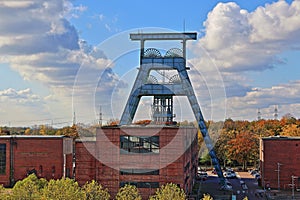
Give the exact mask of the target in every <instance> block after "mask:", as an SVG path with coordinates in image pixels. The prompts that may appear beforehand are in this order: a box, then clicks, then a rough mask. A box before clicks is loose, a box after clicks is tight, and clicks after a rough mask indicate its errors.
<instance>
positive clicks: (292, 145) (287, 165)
mask: <svg viewBox="0 0 300 200" xmlns="http://www.w3.org/2000/svg"><path fill="white" fill-rule="evenodd" d="M278 165H279V168H278ZM299 166H300V137H279V136H278V137H268V138H262V139H261V140H260V171H261V175H262V185H265V186H267V187H268V186H269V187H270V188H273V189H278V183H279V184H280V189H290V188H291V184H292V176H297V177H300V168H299ZM278 169H279V181H278ZM294 184H295V188H300V179H298V178H296V179H294Z"/></svg>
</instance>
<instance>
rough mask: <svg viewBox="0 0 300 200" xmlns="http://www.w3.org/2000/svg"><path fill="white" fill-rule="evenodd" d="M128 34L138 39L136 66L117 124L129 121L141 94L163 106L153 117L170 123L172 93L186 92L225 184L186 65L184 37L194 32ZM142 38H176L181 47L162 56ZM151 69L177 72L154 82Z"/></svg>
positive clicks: (178, 94) (189, 36) (171, 117)
mask: <svg viewBox="0 0 300 200" xmlns="http://www.w3.org/2000/svg"><path fill="white" fill-rule="evenodd" d="M130 38H131V39H132V40H139V41H140V42H141V51H140V67H139V72H138V75H137V78H136V80H135V83H134V85H133V88H132V91H131V93H130V96H129V99H128V101H127V104H126V106H125V109H124V112H123V114H122V116H121V120H120V125H128V124H131V123H132V120H133V118H134V116H135V113H136V110H137V107H138V104H139V102H140V99H141V97H142V96H153V97H154V104H155V105H156V106H158V105H159V106H161V107H163V109H164V108H165V110H157V111H158V112H160V114H161V115H155V114H157V112H154V114H153V116H154V115H155V116H154V120H157V119H163V120H166V121H165V122H167V123H166V124H169V123H172V121H173V96H186V97H187V98H188V101H189V103H190V106H191V108H192V110H193V113H194V116H195V118H196V120H197V122H198V126H199V129H200V131H201V133H202V136H203V138H204V142H205V144H206V146H207V148H208V150H209V155H210V157H211V159H212V163H213V165H214V167H215V169H216V171H217V174H218V176H219V179H220V182H221V184H222V185H223V186H225V178H224V176H223V174H222V170H221V167H220V164H219V161H218V159H217V156H216V154H215V151H214V149H213V144H212V141H211V138H210V136H209V134H208V130H207V127H206V125H205V121H204V118H203V115H202V112H201V109H200V106H199V104H198V101H197V98H196V96H195V93H194V90H193V87H192V84H191V81H190V78H189V75H188V73H187V68H186V41H187V40H196V39H197V33H137V34H130ZM146 40H161V41H162V40H179V41H181V43H182V50H180V49H174V48H173V49H171V50H169V51H167V53H166V55H165V56H162V55H161V54H160V52H159V51H158V50H156V49H154V48H150V49H146V50H145V49H144V43H145V41H146ZM151 70H156V71H160V70H176V71H177V73H178V76H176V79H175V77H174V78H173V79H174V80H176V81H169V82H168V83H157V82H156V81H153V80H154V78H153V77H151V75H150V71H151ZM149 80H152V81H149ZM156 108H158V107H156Z"/></svg>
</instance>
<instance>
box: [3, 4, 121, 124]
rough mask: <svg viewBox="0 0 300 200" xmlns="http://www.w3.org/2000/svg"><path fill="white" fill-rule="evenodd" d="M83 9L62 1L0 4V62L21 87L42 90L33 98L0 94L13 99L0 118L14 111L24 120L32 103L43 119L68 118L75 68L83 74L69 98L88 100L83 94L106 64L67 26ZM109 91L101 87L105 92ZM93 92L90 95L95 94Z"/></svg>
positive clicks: (15, 93)
mask: <svg viewBox="0 0 300 200" xmlns="http://www.w3.org/2000/svg"><path fill="white" fill-rule="evenodd" d="M86 9H87V8H86V7H84V6H78V7H75V6H73V4H72V3H71V1H65V0H53V1H46V0H41V1H1V2H0V31H1V37H0V54H1V55H0V61H1V62H5V63H8V64H9V66H10V67H11V68H12V69H13V70H14V71H16V72H17V73H19V74H20V75H21V76H22V77H23V79H24V80H25V81H28V82H31V83H33V82H34V83H35V84H42V85H43V86H45V87H46V88H47V92H48V93H47V94H45V92H40V93H41V94H43V95H41V96H34V95H33V94H31V93H32V92H31V90H29V91H28V90H24V91H23V90H22V91H17V90H15V89H12V88H10V89H7V90H4V91H1V93H0V94H1V95H2V96H1V98H2V99H6V100H7V101H8V100H11V99H14V101H10V102H9V103H8V102H6V104H2V105H13V104H16V105H15V106H4V107H3V108H2V109H1V110H2V111H3V112H4V111H6V112H13V111H16V112H18V113H19V117H21V116H22V115H23V117H25V115H28V114H27V112H28V111H27V110H30V109H32V106H31V105H29V103H30V102H31V103H33V102H34V103H36V107H35V109H37V108H41V107H42V108H43V109H42V110H44V111H45V113H47V115H48V116H45V117H46V118H49V117H51V116H55V115H56V116H57V115H59V116H61V115H63V116H69V115H70V113H72V95H73V85H74V81H75V80H76V77H77V73H78V71H79V70H80V69H81V67H83V68H84V70H85V72H87V73H86V74H84V76H85V78H84V82H80V84H79V85H77V87H76V89H77V90H76V92H77V93H76V94H74V95H75V96H76V97H77V98H80V99H85V98H91V96H87V95H86V93H87V91H85V88H89V87H90V85H91V84H93V83H94V82H95V81H97V80H98V79H99V76H100V74H101V72H102V71H103V70H104V69H105V68H106V67H107V66H108V65H110V66H111V62H110V61H109V60H107V59H105V55H104V54H103V53H102V52H101V51H100V50H98V49H97V48H95V47H92V46H90V45H88V44H87V42H84V41H81V40H79V36H78V31H77V30H76V28H75V27H74V26H73V25H72V24H71V23H70V22H69V20H68V19H69V18H72V17H76V16H78V15H80V14H81V13H82V12H84V11H85V10H86ZM11 16H14V17H11ZM110 78H111V80H113V79H114V78H117V77H113V76H112V77H110ZM109 87H110V85H106V88H107V90H109V89H110V88H109ZM93 89H94V92H95V89H96V88H93ZM26 92H27V93H28V94H27V93H26ZM21 97H23V98H21ZM90 101H92V99H91V100H90ZM90 101H88V102H90ZM37 102H39V103H37ZM21 106H23V109H21V108H20V107H21ZM82 106H83V107H82V109H83V110H84V105H82ZM17 107H18V109H17ZM26 109H27V110H26ZM35 109H33V110H35ZM22 111H23V113H22ZM45 113H44V114H45ZM30 116H33V115H30ZM12 117H13V116H12Z"/></svg>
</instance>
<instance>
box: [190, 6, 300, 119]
mask: <svg viewBox="0 0 300 200" xmlns="http://www.w3.org/2000/svg"><path fill="white" fill-rule="evenodd" d="M299 19H300V1H292V2H291V3H290V4H288V3H287V2H286V1H278V2H274V3H271V4H266V5H265V6H260V7H258V8H257V9H256V10H254V11H253V12H248V11H247V10H243V9H241V8H240V7H239V5H237V4H236V3H234V2H230V3H219V4H217V5H216V6H215V8H214V9H213V10H212V11H211V12H210V13H209V14H208V16H207V20H206V21H205V22H204V24H203V25H204V27H205V32H204V35H203V37H202V38H200V39H199V41H197V42H196V43H195V44H194V45H192V46H191V49H192V50H193V53H194V55H195V56H196V57H198V59H194V60H193V61H192V62H193V63H195V64H194V65H195V66H196V68H197V70H202V71H203V70H204V71H207V77H208V78H207V79H213V80H214V79H215V78H216V76H215V75H216V73H221V75H222V78H223V80H222V82H223V84H224V88H225V89H226V95H227V102H228V105H227V115H228V117H234V116H237V117H239V118H240V119H249V117H250V116H251V113H253V115H252V119H255V118H256V114H257V113H256V110H257V109H258V108H261V109H270V108H271V107H272V106H274V105H282V108H284V109H287V107H288V106H287V105H289V106H290V107H293V106H294V105H297V104H299V98H298V97H299V88H300V85H299V82H297V81H295V82H290V83H286V84H278V85H277V86H274V87H270V88H261V89H255V90H253V89H252V87H251V83H252V82H251V81H253V80H250V79H249V78H248V77H247V72H249V71H264V70H267V69H271V68H272V69H275V68H276V67H277V66H278V64H284V63H285V62H286V61H285V60H283V59H281V58H280V57H279V55H280V54H281V53H283V52H285V51H289V50H295V49H296V50H297V49H299V48H300V39H299V35H300V20H299ZM216 83H220V79H216ZM209 84H210V86H211V87H212V88H213V87H217V85H216V84H215V85H214V83H213V82H210V83H209ZM297 95H298V96H297ZM219 108H221V107H218V105H216V107H215V109H219ZM294 112H295V113H297V111H294ZM292 114H294V113H292ZM296 116H299V113H297V115H296ZM250 118H251V117H250Z"/></svg>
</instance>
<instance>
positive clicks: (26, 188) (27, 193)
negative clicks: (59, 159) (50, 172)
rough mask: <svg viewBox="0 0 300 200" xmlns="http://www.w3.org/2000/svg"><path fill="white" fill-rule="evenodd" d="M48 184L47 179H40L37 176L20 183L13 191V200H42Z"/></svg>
mask: <svg viewBox="0 0 300 200" xmlns="http://www.w3.org/2000/svg"><path fill="white" fill-rule="evenodd" d="M46 184H47V181H46V180H45V179H38V178H37V177H36V175H35V174H30V175H29V176H28V177H27V178H25V179H23V180H21V181H18V182H17V183H16V184H15V186H14V187H13V189H12V199H18V200H23V199H24V200H28V199H40V197H41V191H42V189H43V188H44V186H45V185H46Z"/></svg>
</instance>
